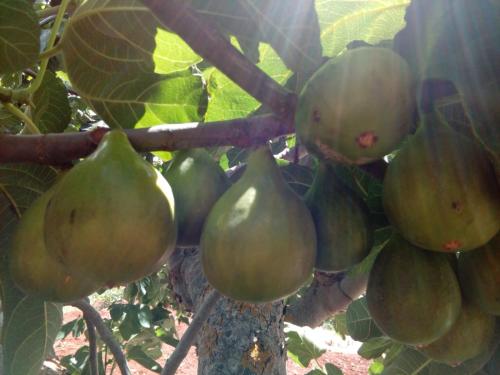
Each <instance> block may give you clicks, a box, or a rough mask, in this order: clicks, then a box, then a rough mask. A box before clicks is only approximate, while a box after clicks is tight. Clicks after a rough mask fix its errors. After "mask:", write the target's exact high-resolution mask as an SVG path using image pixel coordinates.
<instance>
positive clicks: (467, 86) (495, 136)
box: [395, 0, 500, 166]
mask: <svg viewBox="0 0 500 375" xmlns="http://www.w3.org/2000/svg"><path fill="white" fill-rule="evenodd" d="M406 18H407V19H408V22H407V26H406V27H405V29H403V30H402V31H401V32H400V33H398V35H397V36H396V38H395V48H396V49H397V50H398V52H399V53H400V54H401V55H403V56H404V57H405V58H406V59H407V60H408V62H409V63H410V66H411V67H412V68H413V70H414V72H415V74H416V75H417V77H418V78H419V79H420V80H424V79H443V80H449V81H451V82H453V83H454V84H455V86H456V88H457V89H458V91H459V92H460V94H461V97H462V99H463V101H464V105H465V107H466V110H467V114H468V116H469V117H470V118H471V119H472V125H473V131H474V133H475V135H476V137H477V138H478V139H479V140H480V141H481V142H482V143H483V145H484V146H485V147H486V148H487V149H488V150H489V151H490V152H491V154H492V156H493V157H494V158H496V162H497V166H500V156H499V155H500V133H499V132H498V122H499V120H500V110H499V107H498V102H499V101H500V72H499V71H500V70H499V69H498V45H499V43H500V28H499V27H498V25H499V23H500V5H499V4H498V2H497V3H496V4H494V3H493V2H491V1H489V0H477V1H468V0H443V1H436V2H428V1H422V0H418V1H414V2H413V3H412V5H411V6H410V7H409V8H408V11H407V15H406Z"/></svg>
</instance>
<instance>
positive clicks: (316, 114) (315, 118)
mask: <svg viewBox="0 0 500 375" xmlns="http://www.w3.org/2000/svg"><path fill="white" fill-rule="evenodd" d="M312 120H313V122H315V123H318V122H320V121H321V115H320V113H319V110H317V109H315V110H314V111H313V113H312Z"/></svg>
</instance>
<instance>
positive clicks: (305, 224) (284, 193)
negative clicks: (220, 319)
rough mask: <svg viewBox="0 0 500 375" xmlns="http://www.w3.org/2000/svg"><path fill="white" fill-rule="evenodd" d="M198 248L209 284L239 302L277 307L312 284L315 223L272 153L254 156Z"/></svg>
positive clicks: (261, 151) (209, 220)
mask: <svg viewBox="0 0 500 375" xmlns="http://www.w3.org/2000/svg"><path fill="white" fill-rule="evenodd" d="M200 247H201V261H202V265H203V270H204V273H205V275H206V277H207V279H208V281H209V283H210V284H211V285H212V286H213V287H214V288H215V289H217V290H219V291H220V292H221V293H222V294H224V295H226V296H228V297H231V298H233V299H235V300H240V301H247V302H268V301H273V300H276V299H279V298H283V297H285V296H287V295H290V294H291V293H293V292H295V291H296V290H297V289H298V288H299V287H300V286H302V285H303V284H304V283H305V282H306V281H307V280H308V279H309V278H310V276H311V275H312V272H313V266H314V259H315V256H316V235H315V230H314V223H313V220H312V217H311V214H310V213H309V210H308V209H307V207H306V205H305V204H304V203H303V202H302V200H301V199H300V197H299V196H298V195H297V194H296V193H295V192H293V190H292V189H291V188H290V187H289V186H288V185H287V183H286V182H285V180H284V179H283V176H282V175H281V171H280V170H279V168H278V166H277V164H276V162H275V160H274V157H273V155H272V154H271V151H270V150H269V148H268V147H260V148H258V149H257V150H255V151H253V152H252V153H251V154H250V156H249V158H248V164H247V168H246V170H245V172H244V174H243V175H242V176H241V178H240V179H239V180H238V181H237V182H236V183H235V184H234V185H233V186H231V187H230V188H229V189H228V190H227V191H226V192H225V193H224V195H223V196H222V197H221V198H220V199H219V200H218V201H217V203H216V204H215V205H214V207H213V208H212V210H211V211H210V214H209V216H208V218H207V220H206V222H205V226H204V228H203V233H202V236H201V245H200Z"/></svg>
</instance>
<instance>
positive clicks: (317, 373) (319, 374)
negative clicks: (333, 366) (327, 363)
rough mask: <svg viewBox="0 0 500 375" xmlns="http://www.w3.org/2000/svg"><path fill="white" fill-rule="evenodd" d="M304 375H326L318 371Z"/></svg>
mask: <svg viewBox="0 0 500 375" xmlns="http://www.w3.org/2000/svg"><path fill="white" fill-rule="evenodd" d="M306 375H326V374H325V373H324V372H323V371H321V370H319V369H314V370H311V371H309V372H308V373H307V374H306Z"/></svg>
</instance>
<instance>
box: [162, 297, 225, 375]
mask: <svg viewBox="0 0 500 375" xmlns="http://www.w3.org/2000/svg"><path fill="white" fill-rule="evenodd" d="M220 297H221V295H220V294H219V292H217V291H216V290H212V291H211V292H210V293H209V294H208V295H207V296H206V298H205V300H204V301H203V303H202V304H201V306H200V308H199V309H198V311H197V312H196V315H195V317H194V318H193V320H192V321H191V324H190V325H189V327H188V329H187V330H186V332H184V335H183V336H182V339H181V341H179V343H178V344H177V347H176V348H175V350H174V352H173V353H172V354H171V355H170V357H168V359H167V363H166V364H165V367H164V368H163V370H162V372H161V375H174V374H175V372H176V371H177V369H178V368H179V366H180V364H181V363H182V361H183V360H184V358H186V355H187V354H188V352H189V348H190V347H191V345H193V342H194V340H195V339H196V337H197V335H198V332H199V331H200V329H201V327H202V326H203V324H205V322H206V321H207V319H208V316H209V315H210V312H211V311H212V309H213V307H214V306H215V304H216V302H217V301H218V300H219V298H220Z"/></svg>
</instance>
